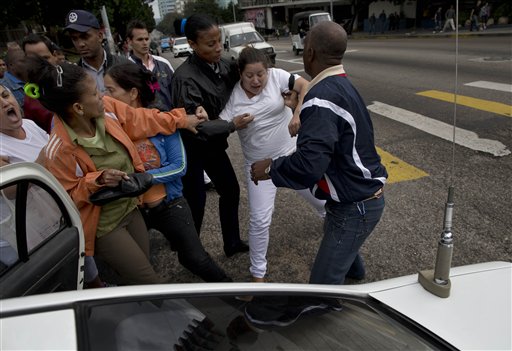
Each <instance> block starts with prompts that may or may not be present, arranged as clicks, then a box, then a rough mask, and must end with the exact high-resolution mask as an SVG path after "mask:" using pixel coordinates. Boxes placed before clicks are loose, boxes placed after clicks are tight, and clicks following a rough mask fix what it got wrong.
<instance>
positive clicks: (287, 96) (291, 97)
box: [281, 90, 299, 111]
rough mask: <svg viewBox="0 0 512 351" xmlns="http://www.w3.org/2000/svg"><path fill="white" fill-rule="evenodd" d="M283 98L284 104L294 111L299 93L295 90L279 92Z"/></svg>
mask: <svg viewBox="0 0 512 351" xmlns="http://www.w3.org/2000/svg"><path fill="white" fill-rule="evenodd" d="M281 95H282V96H283V99H284V104H285V105H286V106H288V107H289V108H291V109H292V111H295V108H296V107H297V104H298V103H299V94H297V92H296V91H295V90H290V91H288V92H287V93H282V94H281Z"/></svg>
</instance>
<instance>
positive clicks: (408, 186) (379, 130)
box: [151, 35, 512, 283]
mask: <svg viewBox="0 0 512 351" xmlns="http://www.w3.org/2000/svg"><path fill="white" fill-rule="evenodd" d="M510 38H511V37H510V36H492V35H487V36H474V37H463V38H461V39H460V41H459V45H458V55H457V56H456V54H455V53H456V52H455V47H456V46H455V39H454V37H453V36H451V35H447V36H439V37H433V36H428V37H427V36H425V37H415V38H411V37H409V38H404V37H396V36H395V37H393V36H391V37H389V36H386V37H380V38H367V37H356V36H354V37H352V38H350V40H349V46H348V50H347V53H346V55H345V58H344V66H345V69H346V70H347V73H348V75H349V77H350V79H351V80H352V82H353V83H354V85H355V86H356V87H357V88H358V90H359V92H360V94H361V95H362V96H363V98H364V100H365V101H366V103H367V106H368V107H369V109H370V111H371V116H372V120H373V123H374V129H375V141H376V145H377V147H378V148H379V153H380V154H381V156H382V158H383V162H384V164H385V165H386V167H387V168H388V171H389V173H390V179H389V184H388V185H387V186H386V189H385V198H386V209H385V213H384V216H383V218H382V220H381V222H380V223H379V225H378V226H377V228H376V230H375V231H374V232H373V234H372V235H371V237H370V238H369V239H368V240H367V242H366V243H365V244H364V246H363V248H362V251H361V252H362V255H363V257H364V259H365V261H366V267H367V275H366V278H365V279H364V280H363V281H362V282H372V281H377V280H381V279H386V278H392V277H397V276H401V275H407V274H415V273H416V272H417V271H419V270H424V269H431V268H433V266H434V262H435V257H436V247H437V242H438V240H439V238H440V236H441V232H442V229H443V216H444V206H445V202H446V199H447V194H448V187H449V186H450V185H452V186H454V188H455V208H454V217H453V234H454V252H453V261H452V266H460V265H465V264H471V263H478V262H485V261H495V260H505V261H511V260H512V249H511V229H510V228H512V216H511V215H510V214H511V211H510V207H509V202H510V199H512V187H511V186H510V174H512V155H511V154H510V151H511V150H512V124H511V112H512V107H511V101H512V91H511V90H510V84H511V81H512V80H511V77H512V68H511V67H512V65H511V52H510V43H511V39H510ZM271 43H272V44H273V45H274V46H275V49H276V52H277V64H276V66H277V67H280V68H283V69H286V70H288V71H290V72H295V73H298V74H301V75H303V76H305V77H306V78H309V77H308V76H307V75H306V74H305V73H304V72H303V65H302V56H300V55H299V56H296V55H295V54H294V53H293V52H292V51H291V45H290V44H289V42H288V40H287V39H286V38H281V39H280V40H279V41H275V40H274V41H272V42H271ZM164 56H165V57H167V58H169V59H170V61H171V62H172V64H173V66H174V67H177V66H178V65H179V64H180V63H181V62H183V60H184V59H183V58H179V59H174V58H173V57H172V56H171V55H170V54H169V53H166V54H164ZM456 60H457V64H458V68H457V70H456V69H455V62H456ZM456 82H457V83H456ZM481 82H484V83H481ZM455 92H457V105H456V107H455V105H454V104H453V103H452V102H451V101H453V99H454V98H453V94H454V93H455ZM454 123H455V124H456V126H457V128H458V129H456V130H455V141H456V143H455V144H453V143H452V140H453V139H454V137H453V136H454V129H453V124H454ZM229 144H230V147H229V149H228V153H229V155H230V157H231V159H232V162H233V165H234V167H235V170H236V171H237V174H238V179H239V182H240V187H241V201H240V227H241V232H242V234H241V235H242V238H243V239H245V240H246V239H247V227H248V208H247V192H246V190H245V184H246V179H245V177H244V176H243V175H242V172H241V171H242V165H243V156H242V153H241V150H240V145H239V141H238V136H237V135H236V134H233V135H231V137H230V138H229ZM491 146H493V147H494V148H491ZM496 150H498V151H496ZM493 152H494V153H493ZM507 152H508V153H507ZM217 204H218V195H217V194H216V193H215V191H209V192H208V199H207V210H206V214H205V220H204V224H203V230H202V233H201V240H202V242H203V244H204V246H205V247H206V249H207V251H208V252H209V253H210V254H211V255H212V257H213V258H214V259H215V260H216V261H217V262H218V263H219V264H220V265H221V266H222V267H223V268H224V269H225V270H226V271H227V272H228V274H229V275H231V276H232V277H233V279H234V280H236V281H249V279H250V274H249V271H248V269H249V256H248V254H239V255H236V256H234V257H232V258H226V257H225V256H224V254H223V251H222V239H221V233H220V228H219V220H218V215H217V214H218V210H217V206H218V205H217ZM151 236H152V258H153V262H154V264H155V265H156V267H157V270H158V271H159V273H160V274H162V275H164V276H166V277H168V278H169V279H170V281H173V282H197V281H199V279H198V278H196V277H194V276H192V275H191V274H190V273H188V272H187V271H185V270H184V269H183V268H182V267H181V266H180V265H179V263H178V262H177V257H176V254H175V253H172V252H171V251H170V250H169V247H168V245H167V243H166V241H165V239H164V238H163V237H162V236H161V235H159V234H158V233H157V232H152V233H151ZM321 237H322V220H321V219H320V218H318V217H317V216H316V215H315V213H314V211H313V210H312V209H311V208H310V207H309V206H308V205H307V204H306V203H305V202H304V201H303V200H302V199H301V198H300V197H298V196H297V195H296V194H295V193H294V192H293V191H291V190H288V189H279V191H278V196H277V199H276V206H275V213H274V217H273V222H272V226H271V229H270V245H269V251H268V255H267V257H268V262H269V266H268V276H267V280H268V281H269V282H289V283H306V282H307V281H308V277H309V271H310V267H311V265H312V263H313V260H314V258H315V254H316V250H317V248H318V245H319V242H320V240H321ZM348 283H357V282H348Z"/></svg>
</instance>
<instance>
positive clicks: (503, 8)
mask: <svg viewBox="0 0 512 351" xmlns="http://www.w3.org/2000/svg"><path fill="white" fill-rule="evenodd" d="M491 17H493V18H494V19H495V20H496V21H498V18H500V17H508V18H509V19H510V18H512V3H510V1H505V2H504V3H503V4H501V5H500V6H498V7H496V9H495V10H494V11H493V10H492V9H491Z"/></svg>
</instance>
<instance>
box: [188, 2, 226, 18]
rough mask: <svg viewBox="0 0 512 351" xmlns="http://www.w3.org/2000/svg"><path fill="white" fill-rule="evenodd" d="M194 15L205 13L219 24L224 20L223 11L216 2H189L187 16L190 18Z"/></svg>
mask: <svg viewBox="0 0 512 351" xmlns="http://www.w3.org/2000/svg"><path fill="white" fill-rule="evenodd" d="M194 13H205V14H208V16H210V17H211V18H212V19H213V20H216V21H217V22H221V20H222V16H221V13H222V10H221V9H220V7H219V5H218V4H217V3H216V2H215V0H197V1H189V2H187V3H186V4H185V16H184V17H189V16H191V15H193V14H194Z"/></svg>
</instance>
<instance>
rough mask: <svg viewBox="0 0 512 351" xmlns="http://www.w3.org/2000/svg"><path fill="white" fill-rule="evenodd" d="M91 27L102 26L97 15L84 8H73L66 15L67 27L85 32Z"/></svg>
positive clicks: (97, 27)
mask: <svg viewBox="0 0 512 351" xmlns="http://www.w3.org/2000/svg"><path fill="white" fill-rule="evenodd" d="M91 28H96V29H99V28H100V24H99V22H98V19H97V18H96V16H94V15H93V14H92V13H90V12H88V11H84V10H71V11H69V13H68V15H67V16H66V28H64V29H65V30H67V29H72V30H76V31H78V32H82V33H85V32H87V31H88V30H89V29H91Z"/></svg>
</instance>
